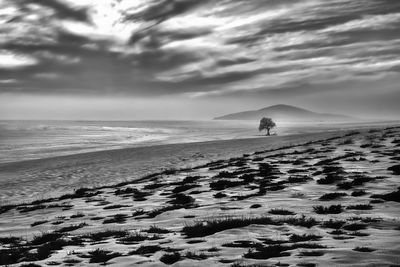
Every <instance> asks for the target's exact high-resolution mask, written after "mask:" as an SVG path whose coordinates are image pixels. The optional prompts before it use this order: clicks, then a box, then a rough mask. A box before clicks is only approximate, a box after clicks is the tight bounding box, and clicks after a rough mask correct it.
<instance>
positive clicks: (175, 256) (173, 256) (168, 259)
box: [160, 252, 181, 265]
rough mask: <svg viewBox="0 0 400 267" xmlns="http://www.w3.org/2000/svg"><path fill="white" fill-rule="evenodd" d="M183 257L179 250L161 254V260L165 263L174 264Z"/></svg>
mask: <svg viewBox="0 0 400 267" xmlns="http://www.w3.org/2000/svg"><path fill="white" fill-rule="evenodd" d="M180 259H181V254H179V253H178V252H174V253H166V254H164V255H162V256H161V258H160V261H161V262H162V263H165V264H168V265H170V264H174V263H175V262H178V261H179V260H180Z"/></svg>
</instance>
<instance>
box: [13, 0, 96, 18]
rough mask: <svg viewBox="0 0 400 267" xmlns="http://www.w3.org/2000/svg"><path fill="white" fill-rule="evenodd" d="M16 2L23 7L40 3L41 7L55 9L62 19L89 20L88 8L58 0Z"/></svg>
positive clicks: (57, 15)
mask: <svg viewBox="0 0 400 267" xmlns="http://www.w3.org/2000/svg"><path fill="white" fill-rule="evenodd" d="M15 2H16V4H17V6H18V7H19V8H22V9H29V6H30V5H38V6H40V8H50V9H52V10H53V11H54V13H55V14H54V15H55V16H56V17H57V18H60V19H72V20H77V21H83V22H88V21H89V17H88V14H87V12H88V11H87V10H86V9H84V8H74V7H72V6H70V5H68V4H67V3H64V2H61V1H58V0H51V1H49V0H19V1H15Z"/></svg>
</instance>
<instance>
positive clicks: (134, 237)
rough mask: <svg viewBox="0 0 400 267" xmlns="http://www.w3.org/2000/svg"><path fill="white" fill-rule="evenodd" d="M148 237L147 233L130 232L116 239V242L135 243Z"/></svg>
mask: <svg viewBox="0 0 400 267" xmlns="http://www.w3.org/2000/svg"><path fill="white" fill-rule="evenodd" d="M147 238H148V236H147V235H143V234H141V233H140V232H134V233H130V234H129V235H126V236H123V237H121V238H119V239H118V242H119V243H121V244H124V245H130V244H135V243H137V242H140V241H144V240H146V239H147Z"/></svg>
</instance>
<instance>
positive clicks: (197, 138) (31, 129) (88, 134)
mask: <svg viewBox="0 0 400 267" xmlns="http://www.w3.org/2000/svg"><path fill="white" fill-rule="evenodd" d="M370 125H371V123H364V124H363V123H359V124H331V123H330V124H323V123H313V124H287V123H286V124H285V123H281V124H279V123H278V127H277V128H276V130H275V133H276V134H278V135H289V134H296V133H307V132H318V131H329V130H337V129H346V128H352V127H353V128H355V129H356V128H358V127H363V126H370ZM261 135H262V134H261V133H259V132H258V122H256V121H211V120H210V121H0V163H6V162H18V161H25V160H31V159H40V158H48V157H56V156H63V155H71V154H77V153H84V152H92V151H100V150H110V149H118V148H131V147H141V146H153V145H161V144H174V143H190V142H201V141H213V140H228V139H237V138H256V137H260V136H261Z"/></svg>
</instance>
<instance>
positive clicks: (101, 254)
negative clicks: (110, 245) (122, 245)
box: [88, 248, 122, 263]
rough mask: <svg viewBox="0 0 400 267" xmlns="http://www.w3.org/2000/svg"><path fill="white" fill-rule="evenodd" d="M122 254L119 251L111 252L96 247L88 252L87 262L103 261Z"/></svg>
mask: <svg viewBox="0 0 400 267" xmlns="http://www.w3.org/2000/svg"><path fill="white" fill-rule="evenodd" d="M121 255H122V254H121V253H119V252H112V251H108V250H101V249H99V248H98V249H96V250H93V251H90V252H89V256H88V257H89V258H90V260H89V263H105V262H107V261H109V260H111V259H113V258H116V257H119V256H121Z"/></svg>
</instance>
